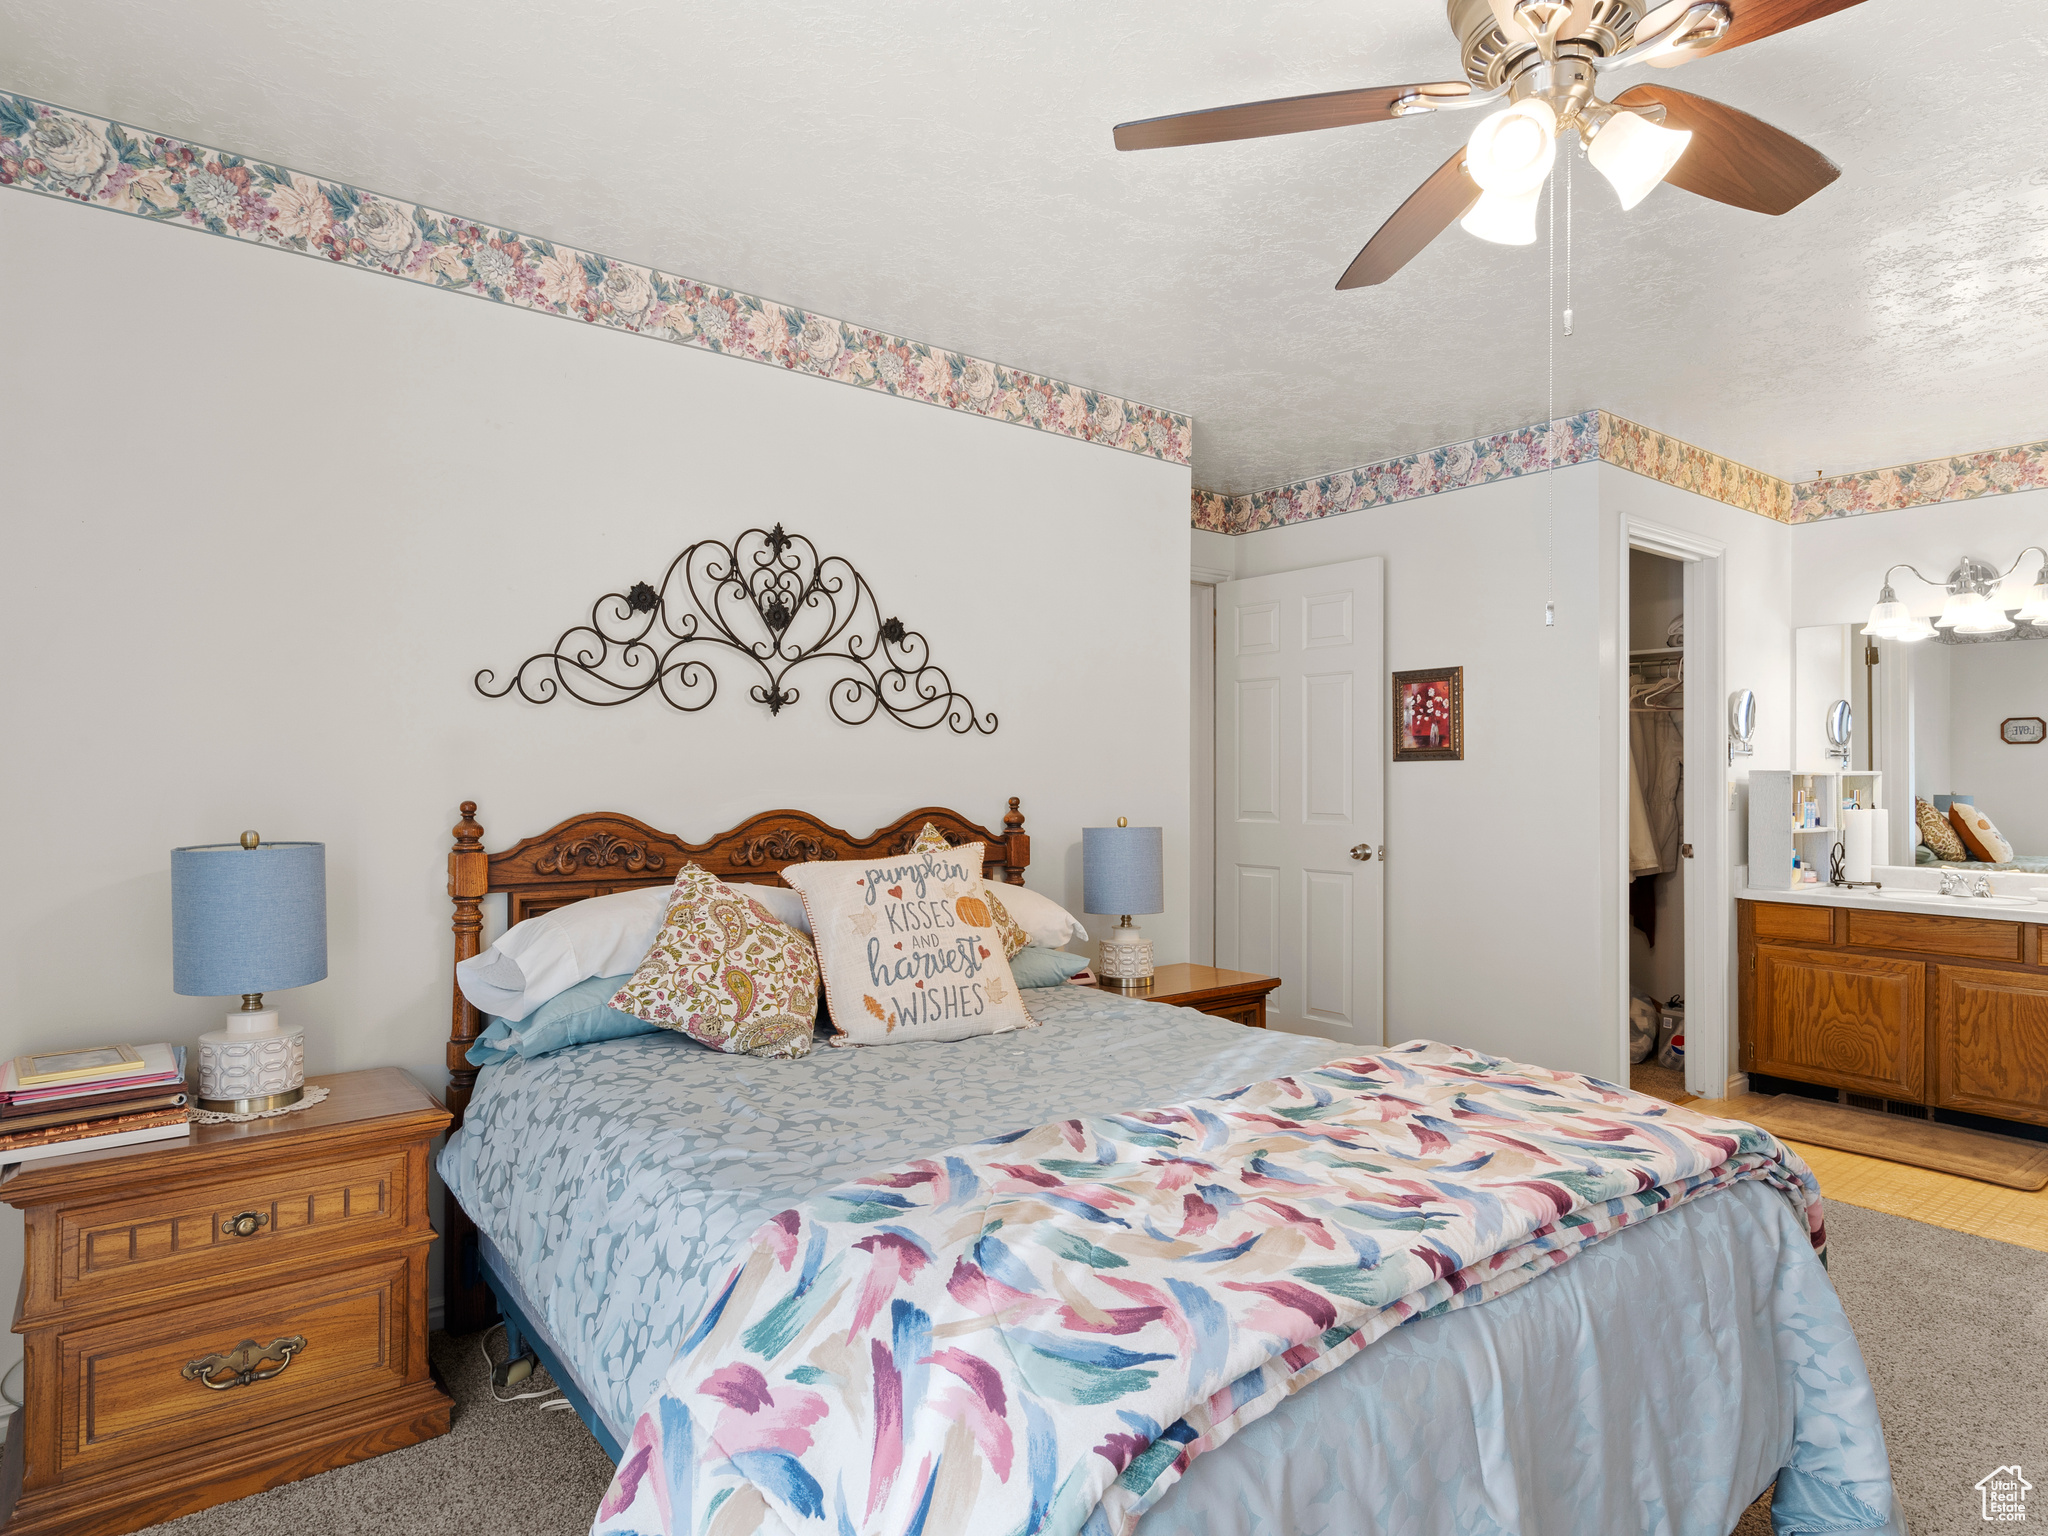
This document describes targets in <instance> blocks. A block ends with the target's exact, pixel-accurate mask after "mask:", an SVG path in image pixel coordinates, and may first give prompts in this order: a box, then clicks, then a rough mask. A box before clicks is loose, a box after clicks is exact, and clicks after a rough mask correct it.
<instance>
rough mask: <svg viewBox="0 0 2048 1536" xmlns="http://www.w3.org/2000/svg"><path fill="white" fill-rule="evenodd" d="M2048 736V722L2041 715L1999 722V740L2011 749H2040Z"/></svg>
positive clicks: (2020, 716) (2022, 716)
mask: <svg viewBox="0 0 2048 1536" xmlns="http://www.w3.org/2000/svg"><path fill="white" fill-rule="evenodd" d="M2043 736H2048V720H2043V719H2042V718H2041V717H2040V716H2039V715H2014V716H2013V717H2012V718H2011V719H2010V720H2001V721H1999V722H1998V739H1999V740H2000V741H2002V742H2004V743H2005V744H2006V745H2007V746H2009V747H2038V746H2039V745H2040V744H2041V738H2042V737H2043Z"/></svg>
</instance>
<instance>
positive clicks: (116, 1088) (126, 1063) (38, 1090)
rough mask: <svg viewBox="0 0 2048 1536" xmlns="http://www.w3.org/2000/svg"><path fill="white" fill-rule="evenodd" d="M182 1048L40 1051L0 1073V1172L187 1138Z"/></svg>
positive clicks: (188, 1124)
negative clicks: (37, 1161) (0, 1168)
mask: <svg viewBox="0 0 2048 1536" xmlns="http://www.w3.org/2000/svg"><path fill="white" fill-rule="evenodd" d="M185 1104H186V1093H185V1048H184V1047H183V1046H182V1045H106V1046H95V1047H92V1048H90V1049H88V1050H82V1051H44V1052H40V1053H37V1054H34V1055H29V1056H17V1057H15V1058H14V1060H12V1061H10V1062H8V1063H6V1065H5V1066H0V1164H6V1163H23V1162H28V1161H29V1160H31V1159H33V1158H38V1157H56V1156H59V1155H61V1154H63V1153H68V1152H91V1151H96V1150H98V1149H99V1148H102V1147H125V1146H130V1145H132V1144H134V1143H135V1142H139V1141H165V1140H168V1139H170V1138H171V1137H174V1136H185V1135H189V1134H190V1133H191V1129H192V1127H191V1122H190V1121H189V1120H188V1119H187V1118H186V1115H185Z"/></svg>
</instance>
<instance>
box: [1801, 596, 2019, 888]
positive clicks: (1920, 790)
mask: <svg viewBox="0 0 2048 1536" xmlns="http://www.w3.org/2000/svg"><path fill="white" fill-rule="evenodd" d="M1859 617H1860V616H1859ZM2039 629H2040V627H2039V626H2030V625H2021V626H2016V627H2015V628H2014V629H2012V630H2010V631H2005V632H1999V633H1988V634H1976V635H1971V634H1957V633H1956V632H1955V630H1954V628H1953V627H1941V626H1938V627H1937V629H1936V632H1935V633H1934V634H1932V635H1930V636H1926V637H1923V638H1922V639H1920V640H1918V641H1914V642H1906V641H1900V640H1892V639H1881V640H1879V641H1878V642H1877V643H1876V644H1875V645H1873V644H1871V643H1870V641H1869V639H1868V637H1867V636H1865V635H1864V633H1863V625H1862V624H1861V623H1860V622H1844V623H1838V624H1817V625H1811V626H1807V627H1804V628H1800V629H1797V630H1795V631H1794V632H1793V687H1792V711H1791V717H1792V739H1793V746H1792V758H1793V761H1792V767H1793V769H1794V770H1795V771H1797V772H1802V773H1848V774H1850V775H1853V776H1860V777H1857V778H1856V780H1855V783H1854V786H1853V787H1854V790H1855V792H1856V793H1857V794H1858V795H1859V796H1860V797H1867V798H1865V799H1864V800H1863V803H1864V804H1865V805H1873V806H1876V807H1881V808H1883V809H1884V810H1885V811H1886V812H1887V819H1886V828H1885V843H1886V846H1885V847H1884V848H1882V849H1880V850H1876V851H1875V852H1876V855H1877V856H1876V858H1875V860H1874V862H1876V863H1878V864H1888V865H1894V866H1897V865H1913V864H1920V865H1923V866H1925V865H1930V864H1932V865H1940V866H1942V867H1947V868H1956V869H1963V870H1966V871H1968V872H1970V873H1972V874H1976V873H1980V872H1986V871H1989V872H1991V873H1994V874H1995V873H1997V872H1998V870H1999V869H2000V868H2001V867H2002V868H2003V869H2005V870H2007V871H2010V872H2017V873H2022V874H2039V875H2048V797H2044V796H2043V795H2042V793H2041V785H2042V783H2043V782H2044V775H2043V772H2042V770H2043V768H2044V767H2048V763H2039V762H2036V761H2035V759H2036V758H2037V757H2040V756H2041V754H2042V752H2043V749H2042V748H2040V747H2036V746H2032V745H2015V744H2012V743H2011V742H2009V741H2008V739H2007V736H2006V733H2005V731H2004V722H2005V721H2006V720H2008V719H2011V718H2014V717H2016V716H2017V717H2029V716H2037V715H2038V716H2048V635H2042V634H2041V633H2040V632H2039ZM1958 801H1960V802H1961V803H1962V804H1963V805H1964V806H1965V807H1966V808H1968V809H1970V810H1972V811H1974V812H1977V813H1980V814H1981V815H1982V816H1983V817H1984V818H1986V819H1987V820H1988V821H1989V823H1990V824H1991V827H1992V828H1993V829H1995V831H1996V832H1997V833H1998V842H1997V843H1993V842H1990V841H1989V840H1988V839H1985V840H1984V841H1983V842H1982V843H1981V845H1980V846H1981V852H1984V853H1996V854H2001V855H2006V856H2003V857H1999V858H1993V859H1985V858H1983V857H1981V856H1980V853H1978V852H1973V851H1972V850H1971V849H1970V848H1969V846H1968V845H1967V844H1962V843H1961V836H1960V833H1957V834H1956V841H1954V842H1951V841H1950V840H1949V839H1947V838H1945V837H1942V835H1941V827H1940V826H1939V825H1936V826H1935V827H1934V829H1933V835H1934V836H1935V838H1936V840H1937V842H1938V843H1939V845H1940V846H1939V848H1938V849H1937V847H1936V846H1934V845H1933V844H1929V843H1928V842H1927V841H1926V840H1925V839H1926V835H1927V833H1928V829H1927V828H1926V827H1924V826H1923V825H1922V824H1921V821H1920V818H1919V815H1917V814H1916V806H1917V805H1918V804H1919V803H1921V802H1924V803H1925V804H1926V806H1927V809H1928V812H1929V813H1930V814H1931V815H1932V816H1933V817H1934V818H1936V819H1937V821H1938V822H1943V823H1948V824H1949V827H1950V830H1951V831H1953V830H1954V821H1955V816H1954V814H1953V812H1954V807H1955V805H1956V803H1957V802H1958ZM1959 844H1960V846H1961V849H1962V853H1963V855H1964V856H1963V857H1961V858H1958V857H1957V856H1956V855H1957V848H1958V845H1959ZM2001 845H2002V846H2001ZM2008 849H2009V850H2010V853H2009V855H2008V854H2006V850H2008Z"/></svg>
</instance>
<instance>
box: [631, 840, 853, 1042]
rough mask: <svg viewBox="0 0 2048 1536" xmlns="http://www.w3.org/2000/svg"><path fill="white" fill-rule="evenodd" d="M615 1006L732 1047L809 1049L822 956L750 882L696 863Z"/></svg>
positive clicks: (673, 894) (672, 898)
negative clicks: (738, 882) (733, 880)
mask: <svg viewBox="0 0 2048 1536" xmlns="http://www.w3.org/2000/svg"><path fill="white" fill-rule="evenodd" d="M611 1006H612V1007H614V1008H616V1009H618V1011H619V1012H621V1013H630V1014H631V1015H632V1016H633V1017H634V1018H636V1019H643V1020H645V1021H646V1022H647V1023H649V1024H659V1025H661V1026H662V1027H663V1028H664V1029H673V1030H678V1031H680V1032H681V1033H683V1034H686V1035H688V1036H689V1037H690V1038H691V1039H692V1040H696V1041H700V1042H702V1043H703V1044H705V1045H708V1046H710V1047H711V1048H712V1049H713V1050H714V1051H724V1052H726V1053H728V1054H729V1055H734V1056H739V1055H747V1056H782V1057H795V1056H808V1055H810V1053H811V1029H812V1025H813V1024H814V1022H815V1021H816V1019H817V1015H818V957H817V954H816V952H815V951H813V950H812V948H811V941H810V940H809V939H807V938H805V937H804V936H803V935H802V934H801V933H799V932H797V930H796V929H794V928H792V927H790V926H789V925H788V924H787V923H784V922H781V921H779V920H778V919H777V918H776V917H775V915H774V914H773V913H771V912H770V911H769V910H768V909H767V908H766V907H764V906H762V905H761V903H760V902H758V901H756V900H755V899H754V898H753V897H752V896H750V895H748V894H747V892H746V890H745V888H744V887H742V886H735V885H727V884H726V883H725V882H724V881H723V880H721V879H719V878H718V877H717V876H716V875H713V874H711V873H709V872H708V871H706V870H703V869H700V868H699V867H698V866H697V865H695V864H690V865H686V866H685V867H684V869H683V872H682V873H681V874H679V875H677V876H676V883H675V885H674V887H673V888H672V890H671V891H670V893H669V903H668V916H667V918H666V919H665V920H664V921H663V923H662V926H661V932H660V933H658V934H657V935H655V939H654V947H653V948H652V949H650V950H648V952H647V958H646V959H644V960H642V961H641V962H640V968H639V969H638V970H637V971H635V972H634V973H633V977H632V979H631V980H630V981H628V982H627V983H626V984H625V985H624V986H623V987H621V988H619V990H618V991H617V992H616V993H614V994H613V996H612V1001H611Z"/></svg>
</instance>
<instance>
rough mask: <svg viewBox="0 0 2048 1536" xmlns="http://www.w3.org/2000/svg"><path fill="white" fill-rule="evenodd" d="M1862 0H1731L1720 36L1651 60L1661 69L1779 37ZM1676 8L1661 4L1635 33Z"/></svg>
mask: <svg viewBox="0 0 2048 1536" xmlns="http://www.w3.org/2000/svg"><path fill="white" fill-rule="evenodd" d="M1862 3H1863V0H1729V9H1730V10H1731V11H1733V12H1734V19H1733V20H1732V21H1730V22H1729V23H1728V30H1727V31H1726V32H1724V33H1722V34H1721V36H1720V37H1719V38H1718V39H1716V40H1715V41H1714V42H1711V43H1708V44H1707V45H1706V46H1705V47H1703V48H1686V49H1681V50H1679V51H1678V52H1676V53H1667V54H1665V55H1664V56H1663V57H1662V58H1659V59H1652V60H1650V63H1651V64H1653V65H1655V66H1656V67H1657V68H1659V69H1675V68H1676V67H1677V66H1678V65H1680V64H1686V63H1690V62H1691V61H1692V60H1694V59H1703V58H1705V57H1706V56H1707V55H1708V54H1710V53H1726V52H1727V51H1728V50H1729V49H1730V48H1740V47H1741V46H1742V45H1743V44H1744V43H1754V42H1758V41H1760V40H1762V39H1763V38H1766V37H1776V36H1777V35H1778V34H1779V33H1780V32H1790V31H1791V30H1792V29H1793V28H1794V27H1803V26H1805V25H1806V24H1807V23H1808V22H1809V21H1819V20H1820V19H1821V18H1822V17H1823V16H1832V15H1834V14H1835V12H1837V11H1846V10H1848V9H1849V8H1850V7H1851V6H1854V5H1861V4H1862ZM1683 8H1684V7H1683V5H1682V4H1680V5H1679V6H1678V7H1677V9H1678V10H1683ZM1673 9H1674V8H1673V5H1672V4H1670V3H1666V4H1664V5H1660V6H1658V7H1657V9H1656V10H1654V11H1652V12H1650V14H1649V15H1647V16H1645V17H1644V18H1643V19H1642V21H1641V22H1639V23H1637V25H1636V35H1637V36H1638V37H1643V36H1646V35H1647V34H1649V33H1650V32H1653V31H1655V30H1656V27H1655V26H1653V25H1651V24H1652V23H1653V22H1654V23H1657V24H1659V25H1661V24H1662V23H1663V22H1664V21H1668V20H1675V19H1676V17H1675V15H1674V14H1673Z"/></svg>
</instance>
